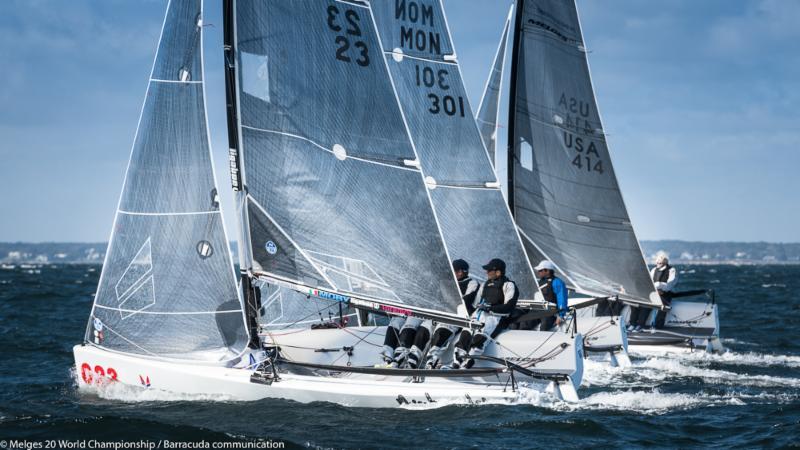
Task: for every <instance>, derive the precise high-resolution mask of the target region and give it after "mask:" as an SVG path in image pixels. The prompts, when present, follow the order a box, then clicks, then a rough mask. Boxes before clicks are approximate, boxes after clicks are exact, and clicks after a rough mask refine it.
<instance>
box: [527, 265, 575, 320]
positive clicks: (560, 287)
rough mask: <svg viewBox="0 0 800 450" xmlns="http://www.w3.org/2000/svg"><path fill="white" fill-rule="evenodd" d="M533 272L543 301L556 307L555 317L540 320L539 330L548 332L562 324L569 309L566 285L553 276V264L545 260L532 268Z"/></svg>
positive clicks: (554, 267)
mask: <svg viewBox="0 0 800 450" xmlns="http://www.w3.org/2000/svg"><path fill="white" fill-rule="evenodd" d="M533 270H535V271H536V275H537V276H538V277H539V289H540V290H541V291H542V296H543V297H544V299H545V301H547V302H548V303H551V304H554V305H556V308H557V309H558V314H557V315H555V316H550V317H545V318H544V319H542V324H541V326H540V328H539V330H541V331H550V330H551V329H552V328H553V326H560V325H561V324H562V323H564V320H565V319H564V318H565V317H566V315H567V310H568V308H569V303H568V301H569V298H568V295H569V294H568V292H567V285H566V284H564V281H562V280H561V278H558V277H557V276H556V275H555V271H556V266H555V264H553V263H552V262H550V261H548V260H546V259H545V260H544V261H542V262H540V263H539V265H538V266H536V267H534V268H533Z"/></svg>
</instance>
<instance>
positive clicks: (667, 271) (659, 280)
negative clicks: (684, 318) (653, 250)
mask: <svg viewBox="0 0 800 450" xmlns="http://www.w3.org/2000/svg"><path fill="white" fill-rule="evenodd" d="M650 278H652V280H653V284H654V285H655V286H656V290H657V291H658V295H659V296H661V302H662V303H664V305H666V306H670V305H671V304H672V293H673V291H674V289H675V285H676V284H678V271H677V270H675V268H674V267H672V266H670V265H669V257H668V256H667V255H666V254H664V253H659V255H658V257H656V266H655V267H653V269H652V270H651V271H650ZM666 319H667V312H666V311H664V310H661V311H658V314H656V328H661V327H663V326H664V321H665V320H666Z"/></svg>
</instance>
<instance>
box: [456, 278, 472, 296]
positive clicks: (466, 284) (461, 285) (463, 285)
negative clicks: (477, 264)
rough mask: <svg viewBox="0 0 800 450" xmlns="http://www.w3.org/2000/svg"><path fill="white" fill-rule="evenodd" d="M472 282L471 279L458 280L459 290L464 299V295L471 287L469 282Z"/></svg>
mask: <svg viewBox="0 0 800 450" xmlns="http://www.w3.org/2000/svg"><path fill="white" fill-rule="evenodd" d="M470 281H472V278H470V277H464V278H462V279H460V280H458V289H459V290H460V291H461V296H462V297H463V296H464V294H466V293H467V288H468V287H469V282H470Z"/></svg>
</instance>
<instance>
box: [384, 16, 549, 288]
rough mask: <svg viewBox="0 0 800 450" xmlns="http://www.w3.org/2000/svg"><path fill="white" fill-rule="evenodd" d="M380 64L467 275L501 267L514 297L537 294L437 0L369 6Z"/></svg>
mask: <svg viewBox="0 0 800 450" xmlns="http://www.w3.org/2000/svg"><path fill="white" fill-rule="evenodd" d="M372 9H373V11H374V14H375V20H376V23H377V26H378V30H379V33H380V35H381V39H382V42H383V46H384V52H385V58H386V63H387V65H388V66H389V69H390V73H391V75H392V78H393V80H394V84H395V86H396V89H397V96H398V99H399V102H400V105H401V106H402V108H403V112H404V114H405V119H406V122H407V124H408V129H409V133H410V135H411V140H412V142H413V143H414V145H415V147H416V150H417V154H418V155H419V158H420V163H421V168H422V172H423V173H424V175H425V177H426V182H427V185H428V189H429V190H430V194H431V197H432V199H433V206H434V209H435V211H436V214H437V216H438V217H439V220H440V222H441V228H442V235H443V236H444V240H445V244H446V246H447V249H448V251H449V254H450V256H451V257H452V258H453V259H456V258H460V259H464V260H466V261H467V262H469V263H470V265H471V267H472V268H473V271H472V272H473V276H476V277H478V278H480V277H482V276H485V275H484V273H483V271H482V270H481V269H480V266H481V265H483V264H486V263H487V262H488V261H489V260H490V259H492V258H501V259H503V260H505V262H506V264H507V274H508V276H509V278H511V279H512V280H514V281H515V282H516V283H517V286H518V287H519V289H520V295H521V297H522V298H533V296H534V294H535V293H536V292H537V291H538V288H537V287H536V283H535V280H534V277H533V273H532V271H531V268H530V264H529V262H528V260H527V257H526V255H525V251H524V250H523V248H522V245H521V242H520V239H519V236H518V235H517V232H516V230H515V227H514V222H513V220H512V218H511V213H510V211H509V210H508V207H507V206H506V204H505V200H504V199H503V195H502V193H501V191H500V186H499V183H497V178H496V176H495V173H494V171H493V169H492V165H491V164H490V161H489V157H488V155H487V152H486V149H485V148H484V145H483V142H482V140H481V135H480V132H479V130H478V127H477V126H476V123H475V119H474V117H473V115H472V109H471V108H470V105H469V101H468V98H467V93H466V90H465V88H464V84H463V81H462V79H461V72H460V70H459V66H458V61H457V59H456V57H455V51H454V49H453V44H452V42H451V39H450V33H449V30H448V27H447V22H446V18H445V16H444V10H443V8H442V5H441V3H440V1H439V0H406V1H404V0H398V1H391V2H390V1H386V2H373V3H372Z"/></svg>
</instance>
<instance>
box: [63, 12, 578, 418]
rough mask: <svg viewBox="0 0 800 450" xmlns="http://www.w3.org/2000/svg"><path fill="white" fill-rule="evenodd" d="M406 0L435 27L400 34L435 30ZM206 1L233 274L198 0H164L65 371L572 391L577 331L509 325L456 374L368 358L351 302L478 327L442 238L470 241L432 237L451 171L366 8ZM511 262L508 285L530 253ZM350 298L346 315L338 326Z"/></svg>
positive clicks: (306, 394) (113, 378) (496, 392)
mask: <svg viewBox="0 0 800 450" xmlns="http://www.w3.org/2000/svg"><path fill="white" fill-rule="evenodd" d="M409 3H412V2H409ZM413 3H414V4H415V5H416V8H418V12H421V13H424V15H423V16H419V17H426V18H427V20H430V21H435V22H436V23H437V24H438V25H436V27H437V28H436V29H431V30H428V29H427V28H426V29H424V30H423V29H418V30H417V31H420V32H424V33H431V34H430V35H431V36H436V33H442V28H440V27H441V25H442V24H443V23H444V16H443V14H442V12H441V4H440V3H439V1H438V0H437V1H435V2H413ZM431 5H435V8H436V9H433V7H432V6H431ZM223 12H224V21H225V23H224V25H225V32H224V34H225V56H226V68H227V70H226V87H227V90H226V94H227V110H228V132H229V133H228V139H229V147H230V153H229V155H230V167H229V170H230V172H231V181H232V183H231V184H232V188H233V190H234V193H235V197H236V208H237V218H238V225H239V229H238V241H239V266H240V274H239V275H240V276H239V281H238V286H237V280H236V277H235V276H234V272H233V262H232V259H231V255H230V251H229V249H228V246H227V236H226V230H225V227H224V224H223V220H222V212H221V205H220V203H219V200H218V192H219V191H218V189H217V186H216V184H215V181H214V180H215V178H214V167H213V164H212V161H211V152H210V145H209V138H208V136H209V132H208V127H207V119H206V111H205V100H204V98H205V95H204V91H205V83H204V76H203V55H202V33H203V20H202V17H203V14H202V2H201V0H172V1H170V2H169V4H168V6H167V13H166V16H165V20H164V25H163V27H162V35H161V38H160V40H159V47H158V51H157V54H156V59H155V63H154V66H153V70H152V74H151V77H150V81H149V84H148V91H147V94H146V96H145V102H144V106H143V109H142V113H141V117H140V120H139V126H138V129H137V132H136V137H135V139H134V144H133V149H132V152H131V157H130V163H129V167H128V169H127V171H126V177H125V182H124V183H123V191H122V194H121V198H120V202H119V206H118V208H117V213H116V218H115V222H114V226H113V228H112V234H111V238H110V240H109V247H108V251H107V254H106V260H105V264H104V266H103V271H102V274H101V279H100V282H99V286H98V291H97V294H96V296H95V301H94V304H93V307H92V312H91V315H90V320H89V324H88V327H87V331H86V336H85V338H84V342H83V343H82V344H80V345H77V346H75V347H74V356H75V363H76V367H77V372H78V375H79V376H78V378H79V384H80V386H82V387H86V386H93V385H98V384H99V385H104V384H107V383H122V384H124V385H130V386H139V387H141V388H142V389H161V390H165V391H171V392H177V393H188V394H203V395H205V396H208V395H212V396H213V395H219V396H221V397H222V398H225V399H234V400H255V399H261V398H283V399H290V400H295V401H300V402H311V401H328V402H334V403H339V404H342V405H348V406H367V407H398V406H399V407H403V406H407V405H430V406H441V405H445V404H451V403H481V402H487V401H504V402H507V401H513V400H515V399H517V398H518V396H519V390H520V389H522V388H534V389H542V390H545V389H547V390H549V391H550V392H552V393H553V394H554V395H556V396H558V397H561V398H564V399H566V400H577V399H578V396H577V392H576V390H577V388H578V386H579V385H580V381H581V377H582V367H583V366H582V363H583V346H582V342H583V340H582V337H581V336H580V334H576V333H574V332H566V333H565V332H554V333H534V332H524V331H509V332H507V333H504V334H503V335H501V336H500V337H498V338H497V339H496V341H494V343H493V344H492V345H490V346H489V347H488V348H487V351H486V353H485V354H484V356H482V357H481V358H480V359H479V360H478V362H477V364H476V365H475V367H474V368H471V369H462V370H449V371H442V370H409V369H391V368H376V367H374V364H375V363H376V362H377V361H378V352H377V351H376V347H377V346H379V344H380V342H382V340H383V330H384V329H385V328H384V327H379V326H377V325H365V324H363V323H362V322H366V317H367V316H368V315H367V314H361V313H364V312H368V313H369V315H372V316H373V317H375V316H386V315H400V316H409V317H412V316H413V317H420V318H424V319H430V320H434V321H437V322H439V323H450V324H455V325H458V326H461V327H464V328H472V329H475V328H477V327H479V326H480V325H479V324H478V323H475V322H473V321H471V320H470V319H469V318H468V317H466V316H465V315H462V314H460V313H459V308H458V306H459V305H460V304H461V303H462V300H461V298H460V295H459V293H458V290H457V288H456V283H455V279H454V276H453V273H452V272H451V270H450V259H451V258H452V257H454V256H453V255H452V254H450V253H451V252H454V251H459V252H461V251H466V250H461V249H460V248H459V247H458V246H457V245H455V244H452V243H450V244H449V242H453V241H452V238H448V231H447V230H448V229H449V228H448V226H449V225H448V223H447V221H449V220H455V219H453V218H452V214H454V213H453V211H449V210H448V208H454V207H455V206H449V205H448V204H445V203H442V202H438V203H437V201H436V197H437V196H438V195H439V194H436V193H435V192H436V191H437V190H438V191H439V192H440V193H442V195H447V194H448V193H449V190H448V188H450V187H451V184H453V183H456V182H458V181H459V180H458V179H457V178H452V179H451V178H448V177H447V176H444V175H442V174H441V172H437V169H436V163H435V162H434V161H431V160H429V159H428V157H429V156H430V155H428V157H425V158H423V157H424V156H425V153H424V151H422V150H420V148H421V147H422V146H424V145H425V144H423V140H421V139H417V140H416V141H414V139H412V135H413V134H414V133H413V132H410V129H411V124H412V122H413V120H414V119H413V118H412V117H411V115H412V114H416V113H414V112H413V108H412V107H411V106H409V104H407V103H404V102H403V101H402V100H401V98H402V97H403V95H405V94H403V93H402V91H401V88H400V87H399V86H400V85H402V84H403V83H406V85H407V83H408V80H407V79H406V80H401V79H399V77H397V78H393V71H392V70H391V69H390V68H389V61H390V60H393V59H394V56H392V55H393V53H394V52H393V51H392V52H384V51H383V49H384V47H383V45H382V43H381V36H380V35H379V33H378V31H377V28H378V27H377V25H376V22H375V19H374V17H373V13H372V10H371V7H370V4H369V3H366V2H361V1H355V0H354V1H338V0H324V1H316V2H293V1H289V0H273V1H270V2H255V1H247V0H238V1H234V0H226V1H225V2H224V4H223ZM408 12H409V13H410V9H409V11H408ZM399 13H400V12H399V11H395V15H396V16H395V19H402V20H405V21H410V22H409V23H408V24H407V25H405V26H406V27H412V26H414V27H422V26H424V27H429V28H433V27H431V26H430V25H431V24H430V22H429V23H428V24H425V23H419V22H417V21H416V19H411V14H408V15H407V16H405V17H400V16H397V15H398V14H399ZM437 39H440V38H438V37H437ZM448 39H449V37H448ZM384 53H385V54H384ZM447 54H450V53H443V55H444V56H446V55H447ZM398 62H399V61H398ZM434 63H435V62H434V61H428V62H426V64H434ZM448 64H451V65H452V63H448ZM406 68H407V66H403V67H402V68H400V69H398V70H404V69H406ZM454 69H457V66H455V68H454ZM457 73H458V72H457V71H456V70H454V71H453V74H454V75H455V74H457ZM396 75H397V74H396V73H395V77H396ZM458 76H459V77H460V75H458ZM453 86H454V89H456V88H458V89H461V90H462V91H463V86H461V85H460V84H458V85H457V84H456V83H455V81H454V82H453ZM462 95H463V94H462ZM453 101H455V99H454V100H453ZM442 102H443V103H442V108H445V113H446V111H447V110H448V109H447V108H450V106H447V105H448V104H449V102H450V101H445V100H444V99H442ZM401 104H402V107H401ZM459 106H460V105H459ZM466 107H467V106H466V105H465V109H464V111H467V109H466ZM465 115H466V117H469V119H470V120H468V121H467V120H465V121H463V122H465V123H471V124H472V127H473V128H475V123H474V121H473V120H472V119H471V116H469V115H468V114H465ZM474 133H475V134H474V135H475V136H478V134H477V129H474ZM414 142H417V145H418V146H419V147H416V146H415V144H414ZM478 142H480V141H478ZM483 157H484V159H486V155H485V153H484V155H483ZM485 163H487V164H486V166H488V160H487V161H485ZM469 175H470V176H473V174H472V173H469ZM454 176H455V175H454ZM477 180H478V181H480V182H481V183H483V185H480V186H469V188H470V189H472V188H475V190H476V191H479V194H480V195H496V194H497V193H499V191H497V189H496V184H497V183H496V181H494V177H492V178H491V181H486V180H484V178H480V177H479V178H478V179H477ZM474 181H475V180H473V179H472V178H469V179H468V180H467V181H466V182H467V183H472V182H474ZM489 184H491V185H489ZM462 187H463V186H462ZM440 188H441V189H440ZM453 190H454V191H455V189H453ZM464 190H466V189H464ZM454 201H455V200H454ZM500 204H501V205H502V202H500ZM502 209H505V206H504V205H502ZM502 209H501V210H502ZM505 213H506V216H505V217H507V220H506V219H503V221H504V222H503V223H506V224H509V223H512V222H511V221H510V215H509V212H508V210H507V209H505ZM448 217H450V218H449V219H448ZM502 217H503V216H501V218H502ZM512 231H513V227H512ZM514 235H515V236H516V233H514ZM449 239H450V240H449ZM517 239H518V237H517ZM512 242H513V241H512ZM517 242H518V243H519V241H517ZM509 254H513V253H512V252H509ZM518 254H519V258H521V260H522V261H527V260H526V258H525V254H524V252H523V251H520V252H519V253H518ZM479 256H480V255H479ZM479 256H475V257H476V258H477V257H479ZM526 264H527V263H526ZM514 270H517V271H519V272H520V275H519V278H520V280H521V281H522V282H524V281H525V278H524V273H525V270H530V266H529V264H527V266H526V265H522V264H521V263H520V265H519V266H516V265H515V269H514ZM534 286H535V285H534ZM533 289H535V287H534V288H533ZM298 305H299V306H298ZM309 310H311V311H312V313H311V314H312V316H313V315H316V316H317V317H315V318H314V320H309V319H308V314H307V312H308V311H309ZM337 310H338V320H335V319H336V318H335V316H336V314H335V313H336V311H337ZM345 310H346V312H345ZM353 310H357V311H359V312H360V313H359V314H357V315H356V316H355V317H357V319H358V321H359V322H360V325H359V326H344V317H345V316H351V317H353V316H352V315H351V313H352V311H353ZM304 314H305V317H304V316H303V315H304ZM262 315H265V316H266V318H267V320H264V317H260V316H262ZM326 315H327V316H329V318H330V319H334V320H327V321H326V320H325V316H326ZM317 319H319V321H320V322H322V323H325V324H327V325H329V326H322V327H320V326H314V325H318V323H312V322H316V321H317ZM331 324H332V326H330V325H331ZM270 325H271V326H270Z"/></svg>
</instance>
